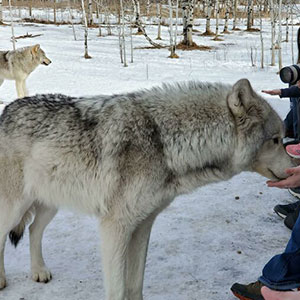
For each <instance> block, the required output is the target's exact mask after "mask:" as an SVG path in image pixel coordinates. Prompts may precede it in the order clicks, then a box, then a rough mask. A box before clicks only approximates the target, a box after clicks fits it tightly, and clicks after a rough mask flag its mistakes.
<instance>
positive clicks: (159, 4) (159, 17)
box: [156, 0, 161, 40]
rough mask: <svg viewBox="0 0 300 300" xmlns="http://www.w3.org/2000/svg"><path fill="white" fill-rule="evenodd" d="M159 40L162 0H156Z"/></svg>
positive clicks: (158, 35)
mask: <svg viewBox="0 0 300 300" xmlns="http://www.w3.org/2000/svg"><path fill="white" fill-rule="evenodd" d="M156 19H157V38H156V39H157V40H161V0H156Z"/></svg>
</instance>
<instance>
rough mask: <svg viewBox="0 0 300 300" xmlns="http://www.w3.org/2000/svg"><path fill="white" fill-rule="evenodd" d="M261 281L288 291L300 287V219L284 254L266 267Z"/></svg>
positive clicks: (276, 257)
mask: <svg viewBox="0 0 300 300" xmlns="http://www.w3.org/2000/svg"><path fill="white" fill-rule="evenodd" d="M259 281H260V282H262V283H263V284H264V285H266V286H268V287H269V288H273V289H279V290H288V289H294V288H298V287H300V218H299V217H298V219H297V221H296V224H295V226H294V228H293V231H292V235H291V238H290V240H289V242H288V244H287V246H286V249H285V251H284V252H283V253H282V254H279V255H276V256H274V257H273V258H271V260H270V261H269V262H268V263H267V264H266V265H265V267H264V269H263V272H262V276H261V277H260V278H259Z"/></svg>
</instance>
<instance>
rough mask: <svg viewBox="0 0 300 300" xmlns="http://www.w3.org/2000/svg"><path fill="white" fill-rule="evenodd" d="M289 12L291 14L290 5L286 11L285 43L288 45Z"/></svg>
mask: <svg viewBox="0 0 300 300" xmlns="http://www.w3.org/2000/svg"><path fill="white" fill-rule="evenodd" d="M289 12H290V5H289V4H287V9H286V17H285V23H286V25H285V41H286V42H287V43H288V41H289Z"/></svg>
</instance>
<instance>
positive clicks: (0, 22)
mask: <svg viewBox="0 0 300 300" xmlns="http://www.w3.org/2000/svg"><path fill="white" fill-rule="evenodd" d="M2 23H3V12H2V0H0V24H2Z"/></svg>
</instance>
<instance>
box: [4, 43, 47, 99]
mask: <svg viewBox="0 0 300 300" xmlns="http://www.w3.org/2000/svg"><path fill="white" fill-rule="evenodd" d="M50 63H51V60H50V59H49V58H48V57H47V56H46V54H45V52H44V51H43V50H42V49H41V47H40V45H34V46H29V47H24V48H19V49H16V50H13V51H0V86H1V85H2V83H3V81H4V79H9V80H15V82H16V89H17V94H18V97H19V98H23V97H25V96H28V91H27V88H26V82H25V81H26V79H27V77H28V76H29V75H30V73H31V72H33V71H34V70H35V69H36V67H37V66H38V65H40V64H43V65H46V66H48V65H49V64H50Z"/></svg>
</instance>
